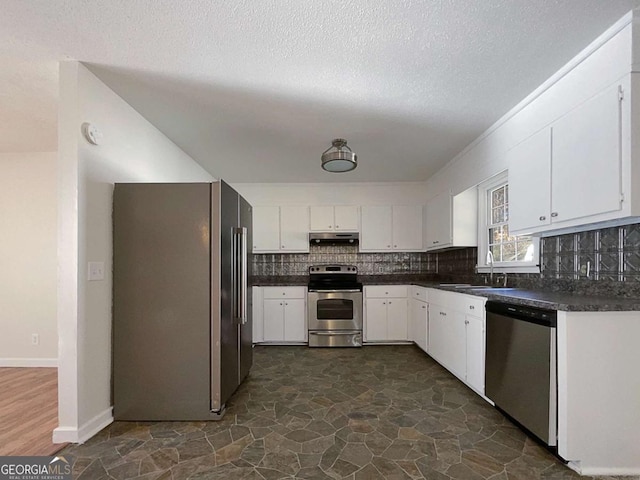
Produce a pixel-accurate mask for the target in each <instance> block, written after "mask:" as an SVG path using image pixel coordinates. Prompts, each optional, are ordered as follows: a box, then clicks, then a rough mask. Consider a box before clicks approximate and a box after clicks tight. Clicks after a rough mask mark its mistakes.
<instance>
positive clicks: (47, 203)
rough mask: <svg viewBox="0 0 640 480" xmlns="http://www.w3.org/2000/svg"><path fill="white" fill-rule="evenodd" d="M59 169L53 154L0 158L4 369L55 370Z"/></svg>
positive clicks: (0, 362) (0, 357) (0, 348)
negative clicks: (33, 340) (35, 340)
mask: <svg viewBox="0 0 640 480" xmlns="http://www.w3.org/2000/svg"><path fill="white" fill-rule="evenodd" d="M55 169H56V153H55V152H42V153H2V154H0V219H2V222H0V292H1V293H0V299H1V300H0V325H1V326H2V328H1V329H0V331H1V334H0V366H15V367H41V366H55V365H56V364H57V356H58V336H57V325H56V174H55ZM34 333H36V334H38V335H39V339H40V340H39V345H32V343H31V335H32V334H34Z"/></svg>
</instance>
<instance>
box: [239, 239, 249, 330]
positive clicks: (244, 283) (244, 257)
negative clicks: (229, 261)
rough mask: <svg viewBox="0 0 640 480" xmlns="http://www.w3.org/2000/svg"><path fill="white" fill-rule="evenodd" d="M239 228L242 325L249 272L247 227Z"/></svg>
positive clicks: (244, 320) (244, 321)
mask: <svg viewBox="0 0 640 480" xmlns="http://www.w3.org/2000/svg"><path fill="white" fill-rule="evenodd" d="M239 230H240V239H241V242H240V244H241V254H240V258H241V262H242V269H241V275H240V289H239V291H240V296H241V298H240V307H241V310H240V321H241V323H242V324H243V325H244V324H245V323H247V320H248V318H247V299H248V288H249V287H248V283H249V278H248V272H249V268H248V265H247V262H248V260H249V259H248V255H247V238H248V235H247V229H246V227H242V228H240V229H239Z"/></svg>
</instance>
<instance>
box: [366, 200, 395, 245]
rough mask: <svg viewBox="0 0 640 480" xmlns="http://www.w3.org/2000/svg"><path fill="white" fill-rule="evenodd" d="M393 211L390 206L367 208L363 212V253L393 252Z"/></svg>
mask: <svg viewBox="0 0 640 480" xmlns="http://www.w3.org/2000/svg"><path fill="white" fill-rule="evenodd" d="M391 212H392V209H391V207H389V206H386V205H385V206H366V207H362V210H361V218H360V221H361V229H362V230H361V234H360V251H361V252H383V251H388V250H391V248H392V245H393V239H392V234H391V228H392V227H391V215H392V213H391Z"/></svg>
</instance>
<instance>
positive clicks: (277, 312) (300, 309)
mask: <svg viewBox="0 0 640 480" xmlns="http://www.w3.org/2000/svg"><path fill="white" fill-rule="evenodd" d="M256 289H259V291H256ZM306 296H307V289H306V287H254V296H253V298H254V309H253V312H254V316H253V318H254V325H253V330H254V336H253V338H254V342H256V343H258V342H272V343H288V342H291V343H304V342H306V341H307V316H306V314H307V304H306ZM257 302H261V303H260V304H259V305H256V303H257ZM259 332H261V337H260V335H259Z"/></svg>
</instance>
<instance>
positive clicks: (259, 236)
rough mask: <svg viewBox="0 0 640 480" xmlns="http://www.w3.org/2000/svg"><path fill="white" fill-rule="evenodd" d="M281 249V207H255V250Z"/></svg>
mask: <svg viewBox="0 0 640 480" xmlns="http://www.w3.org/2000/svg"><path fill="white" fill-rule="evenodd" d="M279 250H280V207H273V206H257V207H253V251H254V252H273V251H279Z"/></svg>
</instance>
